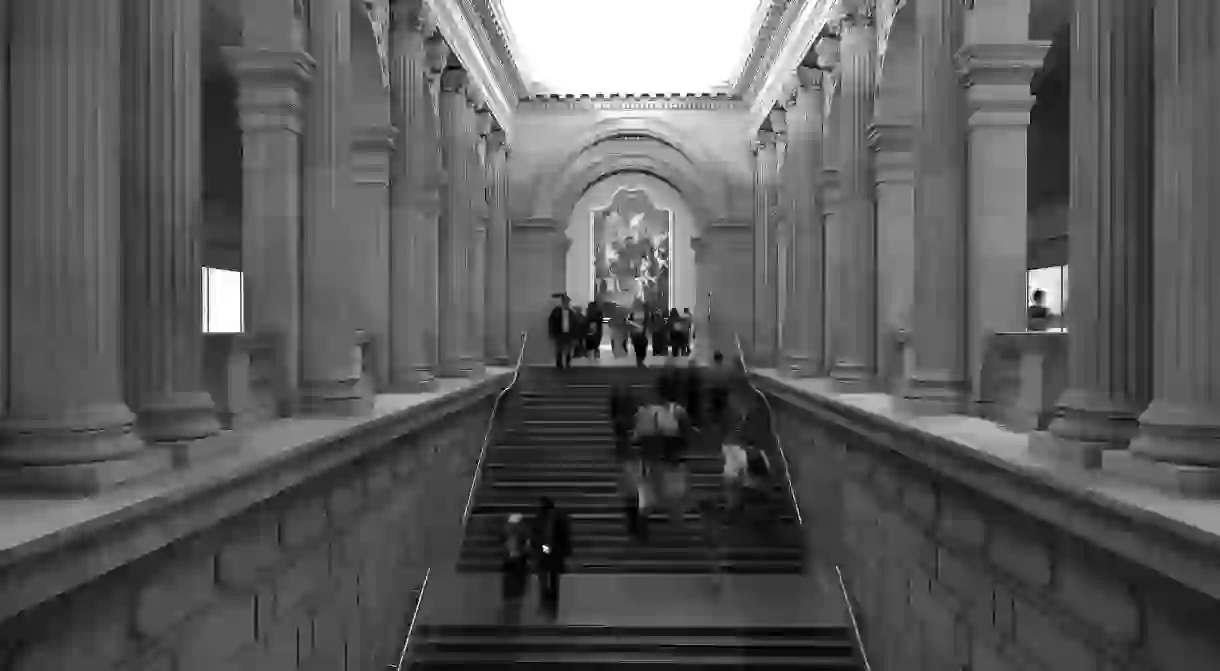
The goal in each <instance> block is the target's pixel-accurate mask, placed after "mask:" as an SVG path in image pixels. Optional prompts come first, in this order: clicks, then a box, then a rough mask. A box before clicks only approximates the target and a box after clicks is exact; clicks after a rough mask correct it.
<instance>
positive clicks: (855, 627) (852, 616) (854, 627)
mask: <svg viewBox="0 0 1220 671" xmlns="http://www.w3.org/2000/svg"><path fill="white" fill-rule="evenodd" d="M835 574H836V575H838V576H839V590H840V591H842V592H843V603H844V604H846V605H847V619H849V620H850V621H851V635H852V637H853V638H854V639H855V641H856V650H859V651H860V662H861V663H863V664H864V671H873V667H872V665H871V664H869V663H868V653H867V652H865V651H864V638H863V637H862V636H860V623H859V621H858V620H856V609H855V608H853V607H852V605H851V596H850V595H849V594H848V593H847V581H845V580H844V579H843V571H842V570H840V569H839V566H838V565H837V564H836V565H835Z"/></svg>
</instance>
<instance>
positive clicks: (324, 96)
mask: <svg viewBox="0 0 1220 671" xmlns="http://www.w3.org/2000/svg"><path fill="white" fill-rule="evenodd" d="M350 16H351V8H350V6H349V5H348V2H347V0H314V1H313V2H311V3H309V48H310V52H311V53H312V54H313V57H314V58H315V59H316V60H317V74H316V76H315V78H314V83H313V88H312V90H311V92H310V96H309V105H308V108H307V116H306V128H307V132H306V134H305V180H306V182H307V189H306V191H305V197H306V210H305V222H304V223H305V225H304V229H305V230H304V234H303V235H302V243H303V245H302V261H303V266H304V268H303V272H302V293H303V298H304V300H303V304H304V310H303V315H302V322H303V324H302V329H301V330H302V334H301V335H302V358H303V361H302V374H303V375H302V377H303V382H302V391H301V403H302V409H303V410H305V411H306V412H310V413H317V414H339V415H355V414H363V413H365V412H367V411H368V410H369V409H370V408H371V401H372V398H371V394H370V390H368V389H366V388H364V386H363V385H362V384H361V371H360V370H359V369H358V368H357V366H355V365H354V356H353V352H354V350H355V347H356V338H355V331H356V324H355V322H354V319H355V317H356V314H355V312H354V308H355V301H356V298H357V297H356V296H354V295H353V293H354V292H355V290H356V284H355V283H354V280H353V278H352V273H351V270H352V268H351V267H350V265H351V264H353V263H359V262H360V261H359V258H358V255H357V254H356V249H355V247H354V240H353V239H352V236H351V235H349V232H348V231H347V230H346V224H347V223H348V222H346V221H345V217H344V214H345V209H344V205H345V204H346V203H345V199H346V198H347V197H348V194H349V192H350V189H351V149H352V148H351V136H352V133H351V119H350V114H349V106H350V104H351V33H350V28H351V26H350V25H349V20H350Z"/></svg>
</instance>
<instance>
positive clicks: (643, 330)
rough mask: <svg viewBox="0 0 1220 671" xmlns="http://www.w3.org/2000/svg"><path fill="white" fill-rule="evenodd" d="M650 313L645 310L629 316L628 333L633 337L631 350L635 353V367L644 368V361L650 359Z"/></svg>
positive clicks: (635, 311) (634, 311)
mask: <svg viewBox="0 0 1220 671" xmlns="http://www.w3.org/2000/svg"><path fill="white" fill-rule="evenodd" d="M647 315H648V313H647V312H646V311H645V310H632V311H631V314H629V315H627V333H628V334H629V335H630V336H631V349H632V351H634V352H635V365H636V366H639V367H640V368H643V367H644V359H646V358H648V317H647Z"/></svg>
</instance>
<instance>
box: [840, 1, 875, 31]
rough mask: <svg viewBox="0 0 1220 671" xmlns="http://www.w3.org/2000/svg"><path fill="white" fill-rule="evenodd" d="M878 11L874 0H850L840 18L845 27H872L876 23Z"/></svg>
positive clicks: (845, 4)
mask: <svg viewBox="0 0 1220 671" xmlns="http://www.w3.org/2000/svg"><path fill="white" fill-rule="evenodd" d="M876 13H877V8H876V3H874V2H873V0H848V2H846V3H844V7H843V16H842V17H841V18H840V19H839V20H840V22H841V23H842V25H843V28H872V27H873V26H874V25H875V24H876Z"/></svg>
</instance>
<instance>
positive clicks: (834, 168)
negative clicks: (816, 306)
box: [817, 72, 846, 368]
mask: <svg viewBox="0 0 1220 671" xmlns="http://www.w3.org/2000/svg"><path fill="white" fill-rule="evenodd" d="M838 80H839V73H838V72H827V73H825V74H824V75H823V87H822V97H823V109H824V110H826V111H825V112H824V115H825V122H824V123H823V124H822V172H821V174H820V175H818V188H817V193H818V196H819V197H820V198H821V203H822V240H823V243H822V244H823V245H824V246H825V247H824V248H825V253H824V255H823V258H824V259H825V262H826V267H825V271H824V273H823V278H824V280H823V281H824V282H825V291H824V296H825V299H824V300H825V305H824V313H825V315H826V323H825V325H824V327H823V332H822V335H823V354H822V356H823V359H822V360H823V361H824V362H826V365H827V367H828V368H829V366H830V364H832V363H833V362H834V361H835V358H836V356H837V355H838V354H837V353H838V351H839V349H840V347H839V343H840V342H841V341H842V339H843V322H844V317H843V315H844V310H843V289H842V287H843V286H844V283H843V275H844V273H845V272H846V271H845V269H844V267H843V265H844V263H845V262H846V259H845V258H844V254H843V242H842V240H843V237H844V235H845V232H844V230H843V213H842V211H841V209H842V204H841V200H842V199H841V198H840V195H841V193H842V189H841V188H840V186H841V185H840V170H839V168H840V166H841V160H840V155H841V154H842V150H843V147H842V144H843V143H842V142H841V141H840V139H839V138H840V135H841V133H840V128H841V126H842V123H843V110H842V105H840V104H837V101H838V100H839V99H840V98H841V96H842V91H841V90H840V88H839V81H838Z"/></svg>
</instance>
